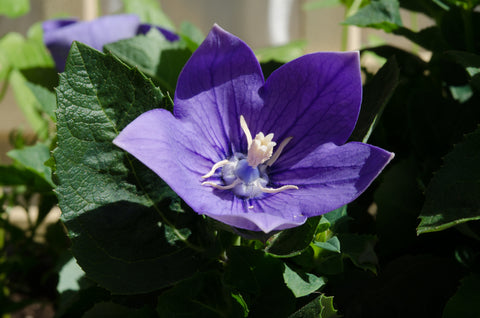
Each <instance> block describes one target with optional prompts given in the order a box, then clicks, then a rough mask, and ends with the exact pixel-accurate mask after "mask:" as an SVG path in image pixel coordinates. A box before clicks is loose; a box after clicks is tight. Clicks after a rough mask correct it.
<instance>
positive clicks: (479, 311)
mask: <svg viewBox="0 0 480 318" xmlns="http://www.w3.org/2000/svg"><path fill="white" fill-rule="evenodd" d="M479 297H480V275H478V274H471V275H469V276H467V277H465V278H464V279H462V283H461V285H460V287H459V288H458V290H457V293H456V294H455V295H453V297H452V298H450V300H449V301H448V302H447V304H446V306H445V309H444V310H443V316H442V317H443V318H456V317H462V318H475V317H479V316H480V307H479V306H478V299H479Z"/></svg>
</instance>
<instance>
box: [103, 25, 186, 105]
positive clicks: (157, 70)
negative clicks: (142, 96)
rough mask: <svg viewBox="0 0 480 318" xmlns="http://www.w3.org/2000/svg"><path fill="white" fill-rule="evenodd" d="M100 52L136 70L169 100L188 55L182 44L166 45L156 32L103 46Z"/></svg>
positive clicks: (180, 42) (171, 43) (168, 42)
mask: <svg viewBox="0 0 480 318" xmlns="http://www.w3.org/2000/svg"><path fill="white" fill-rule="evenodd" d="M104 49H105V50H106V51H110V52H111V53H113V54H114V55H116V56H117V57H119V58H120V59H121V60H122V61H124V62H125V63H127V64H128V65H130V66H132V67H138V69H139V70H140V71H142V72H143V73H145V74H146V75H148V76H150V77H152V79H153V80H154V81H155V82H157V83H158V84H159V85H160V86H161V88H163V89H164V90H167V91H169V92H170V93H171V94H172V96H173V94H174V93H175V87H176V86H177V78H178V75H179V74H180V71H181V70H182V68H183V66H184V65H185V63H186V62H187V60H188V59H189V57H190V55H191V51H190V50H189V49H188V48H187V47H186V44H185V43H184V42H183V41H175V42H170V41H168V40H166V39H165V38H164V37H163V36H162V35H160V33H159V32H158V31H157V30H156V29H152V30H151V31H150V32H149V33H148V34H147V35H146V36H145V35H140V36H137V37H134V38H130V39H126V40H121V41H118V42H115V43H111V44H107V45H105V47H104Z"/></svg>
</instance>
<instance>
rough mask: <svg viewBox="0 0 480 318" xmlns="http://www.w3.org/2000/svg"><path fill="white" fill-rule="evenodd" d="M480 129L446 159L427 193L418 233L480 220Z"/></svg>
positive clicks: (456, 147) (467, 137) (455, 148)
mask: <svg viewBox="0 0 480 318" xmlns="http://www.w3.org/2000/svg"><path fill="white" fill-rule="evenodd" d="M479 162H480V127H479V128H477V129H476V130H475V131H474V132H472V133H470V134H468V135H466V137H465V140H464V141H463V142H461V143H459V144H457V145H456V146H455V147H454V149H453V150H452V151H451V152H450V153H449V154H448V155H446V156H445V160H444V166H443V167H442V168H441V169H440V170H439V171H438V172H437V173H436V174H435V175H434V176H433V178H432V180H431V181H430V184H429V185H428V188H427V191H426V194H425V204H424V206H423V208H422V212H421V214H420V219H421V222H420V225H419V226H418V228H417V233H418V234H423V233H428V232H434V231H441V230H444V229H447V228H449V227H452V226H454V225H456V224H460V223H464V222H468V221H472V220H479V219H480V166H479V164H478V163H479Z"/></svg>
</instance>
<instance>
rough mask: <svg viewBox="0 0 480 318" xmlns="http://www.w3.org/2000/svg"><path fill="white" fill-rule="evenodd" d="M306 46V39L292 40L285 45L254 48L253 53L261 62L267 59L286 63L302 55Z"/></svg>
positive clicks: (267, 60)
mask: <svg viewBox="0 0 480 318" xmlns="http://www.w3.org/2000/svg"><path fill="white" fill-rule="evenodd" d="M306 46H307V42H306V41H293V42H290V43H287V44H285V45H280V46H274V47H268V48H263V49H258V50H255V55H256V56H257V58H258V60H259V61H260V62H261V63H266V62H269V61H276V62H280V63H286V62H289V61H291V60H293V59H296V58H297V57H300V56H302V55H303V54H304V52H305V47H306Z"/></svg>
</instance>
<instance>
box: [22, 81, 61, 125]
mask: <svg viewBox="0 0 480 318" xmlns="http://www.w3.org/2000/svg"><path fill="white" fill-rule="evenodd" d="M26 85H27V87H28V88H29V89H30V91H31V92H32V95H33V96H34V97H35V99H36V101H37V108H38V109H39V110H40V111H41V112H44V113H45V114H47V115H48V116H49V117H50V119H52V120H53V121H55V120H56V119H55V109H56V108H57V98H56V96H55V93H54V92H52V91H49V90H48V89H46V88H45V87H43V86H40V85H37V84H34V83H31V82H27V83H26Z"/></svg>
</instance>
